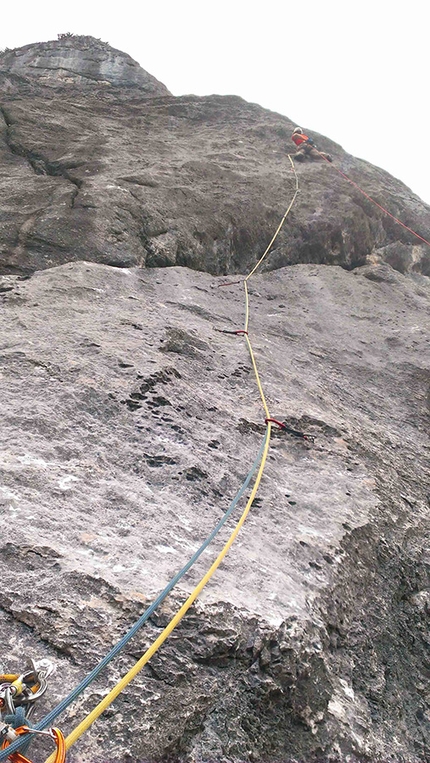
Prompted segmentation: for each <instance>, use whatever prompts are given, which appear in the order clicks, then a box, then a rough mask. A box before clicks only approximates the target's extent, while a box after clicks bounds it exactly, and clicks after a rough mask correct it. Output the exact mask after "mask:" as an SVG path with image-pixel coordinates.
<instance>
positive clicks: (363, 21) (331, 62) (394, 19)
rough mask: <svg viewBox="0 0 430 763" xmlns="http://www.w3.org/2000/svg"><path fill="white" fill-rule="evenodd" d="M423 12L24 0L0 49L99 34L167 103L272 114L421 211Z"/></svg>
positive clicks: (413, 8)
mask: <svg viewBox="0 0 430 763" xmlns="http://www.w3.org/2000/svg"><path fill="white" fill-rule="evenodd" d="M14 7H16V11H14ZM429 15H430V12H429V11H428V9H427V3H426V2H425V0H409V2H402V3H400V2H398V3H396V2H395V0H350V1H349V2H348V0H326V2H325V3H322V2H317V0H302V2H299V1H298V0H296V2H291V0H284V1H283V2H278V1H277V0H262V1H261V2H260V3H258V4H252V2H251V0H246V2H245V0H229V1H227V0H214V1H213V2H210V3H208V2H204V0H200V1H199V2H197V0H151V1H150V2H149V1H148V0H139V1H138V2H136V1H135V0H123V1H122V2H118V0H116V2H115V3H114V4H113V5H112V4H110V3H109V2H108V0H105V1H104V2H100V1H99V0H86V2H83V1H82V0H70V2H63V3H61V2H58V0H57V2H50V1H49V0H39V2H34V0H32V2H29V0H21V2H19V3H16V6H14V5H13V4H9V5H8V8H7V14H6V13H4V14H3V18H2V24H1V28H0V48H4V47H9V48H14V47H20V46H22V45H27V44H29V43H33V42H41V41H44V40H53V39H56V37H57V34H58V33H62V32H73V33H75V34H90V35H93V36H94V37H99V38H101V39H102V40H104V41H105V42H109V43H110V44H111V45H112V46H113V47H115V48H119V49H120V50H123V51H124V52H126V53H129V55H131V56H132V57H133V58H135V59H136V60H137V61H138V62H139V63H140V64H141V66H143V68H144V69H146V70H147V71H148V72H150V73H151V74H153V75H154V76H155V77H157V79H159V80H161V81H162V82H164V84H165V85H167V87H168V88H169V90H171V92H172V93H173V94H174V95H182V94H186V93H195V94H197V95H209V94H211V93H221V94H230V93H233V94H236V95H240V96H242V97H243V98H246V99H247V100H249V101H254V102H256V103H259V104H261V105H262V106H265V107H266V108H269V109H272V110H273V111H278V112H279V113H281V114H285V115H286V116H288V117H290V118H291V119H292V120H293V121H296V122H297V124H299V125H300V126H306V127H307V128H308V129H309V130H311V131H312V130H314V131H316V132H320V133H322V134H324V135H326V136H327V137H329V138H331V139H332V140H335V141H336V142H337V143H340V144H341V145H342V146H343V148H344V149H345V150H346V151H348V152H350V153H352V154H354V155H355V156H358V157H360V158H362V159H366V160H368V161H370V162H372V163H373V164H376V165H378V166H379V167H383V168H384V169H386V170H388V172H390V173H391V174H392V175H394V176H396V177H398V178H400V179H401V180H402V181H403V182H404V183H406V185H408V186H409V187H410V188H412V190H413V191H415V193H417V194H418V195H419V196H421V197H422V198H423V199H424V200H425V201H426V202H427V203H430V158H429V157H430V146H429V136H430V101H429V80H428V77H429V42H428V30H429V20H430V19H429Z"/></svg>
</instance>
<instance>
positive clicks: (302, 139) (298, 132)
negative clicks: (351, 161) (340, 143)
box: [291, 127, 333, 162]
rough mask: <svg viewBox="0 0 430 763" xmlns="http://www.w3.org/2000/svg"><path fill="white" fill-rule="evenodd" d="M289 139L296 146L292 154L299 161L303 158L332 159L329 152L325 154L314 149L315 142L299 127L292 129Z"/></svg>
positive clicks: (329, 160)
mask: <svg viewBox="0 0 430 763" xmlns="http://www.w3.org/2000/svg"><path fill="white" fill-rule="evenodd" d="M291 140H292V141H293V143H295V144H296V146H297V151H296V153H295V154H294V158H295V159H298V161H299V162H304V161H305V159H307V158H309V159H327V161H328V162H332V161H333V159H332V157H331V156H330V154H325V153H324V152H323V151H320V150H319V149H318V150H316V146H315V143H314V142H313V140H312V139H311V138H308V136H307V135H305V134H304V132H303V130H302V128H301V127H296V128H295V129H294V130H293V134H292V136H291Z"/></svg>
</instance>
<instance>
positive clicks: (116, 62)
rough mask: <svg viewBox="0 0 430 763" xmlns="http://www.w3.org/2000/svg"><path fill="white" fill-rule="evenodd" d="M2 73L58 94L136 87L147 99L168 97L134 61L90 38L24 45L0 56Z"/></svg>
mask: <svg viewBox="0 0 430 763" xmlns="http://www.w3.org/2000/svg"><path fill="white" fill-rule="evenodd" d="M1 69H2V72H3V73H6V72H7V73H8V74H13V75H15V76H16V75H18V76H19V77H20V78H22V79H24V80H28V81H30V82H31V85H32V86H34V85H40V86H43V87H48V88H52V89H55V90H58V89H59V88H62V87H63V86H68V85H78V86H79V89H80V90H84V89H85V87H86V86H87V87H89V88H94V86H97V85H105V86H110V85H115V86H116V87H121V86H122V87H125V88H129V87H136V86H137V87H138V88H139V90H140V91H142V93H145V94H146V95H148V96H157V95H170V93H169V91H168V89H167V87H165V86H164V85H163V84H162V83H161V82H159V81H158V80H156V79H155V77H152V75H151V74H148V72H146V71H145V70H144V69H142V67H141V66H139V64H138V63H137V61H133V59H132V58H131V57H130V56H127V55H126V54H125V53H122V52H121V51H120V50H115V49H114V48H111V47H110V45H107V43H104V42H102V41H101V40H96V39H95V38H94V37H85V36H82V37H80V36H77V35H71V34H64V35H59V39H58V40H57V41H53V42H41V43H39V44H38V45H26V46H25V47H24V48H18V49H16V50H12V51H5V52H4V53H3V54H2V56H1Z"/></svg>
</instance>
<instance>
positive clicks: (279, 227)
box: [245, 154, 299, 281]
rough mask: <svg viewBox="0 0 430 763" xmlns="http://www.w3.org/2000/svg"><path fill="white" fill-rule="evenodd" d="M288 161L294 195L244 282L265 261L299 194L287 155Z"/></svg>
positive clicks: (297, 181)
mask: <svg viewBox="0 0 430 763" xmlns="http://www.w3.org/2000/svg"><path fill="white" fill-rule="evenodd" d="M288 159H289V160H290V164H291V169H292V170H293V172H294V177H295V179H296V188H295V191H294V195H293V198H292V199H291V202H290V204H289V205H288V209H287V211H286V212H285V215H284V216H283V218H282V220H281V222H280V223H279V225H278V227H277V228H276V231H275V233H274V234H273V236H272V239H271V241H270V243H269V244H268V245H267V247H266V249H265V251H264V252H263V254H262V255H261V257H260V259H259V260H258V262H257V264H256V265H254V267H253V268H252V270H251V272H250V273H248V275H247V276H246V278H245V281H248V280H249V279H250V278H251V276H252V275H254V273H255V271H256V270H257V269H258V268H259V267H260V265H261V263H262V262H263V260H265V259H266V257H267V255H268V254H269V252H270V249H271V248H272V246H273V244H274V243H275V240H276V239H277V237H278V234H279V233H280V231H281V228H282V226H283V224H284V222H285V220H286V219H287V217H288V215H289V214H290V211H291V207H292V206H293V204H294V202H295V200H296V197H297V194H298V192H299V179H298V177H297V172H296V168H295V166H294V162H293V160H292V158H291V156H290V154H288Z"/></svg>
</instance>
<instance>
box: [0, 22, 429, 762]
mask: <svg viewBox="0 0 430 763" xmlns="http://www.w3.org/2000/svg"><path fill="white" fill-rule="evenodd" d="M0 110H1V114H0V188H1V194H2V203H1V211H0V226H1V227H0V274H1V276H0V302H1V313H2V320H1V328H2V333H1V338H0V341H1V350H0V380H1V385H2V394H1V398H0V399H1V402H0V406H1V407H0V412H1V430H2V431H1V450H2V454H1V460H0V470H1V483H0V505H1V514H0V516H1V541H0V570H1V597H0V635H1V641H2V666H1V667H2V669H3V670H5V671H12V672H13V671H16V672H21V671H22V670H23V668H24V663H25V656H31V657H34V658H36V659H39V658H42V657H45V658H49V659H51V660H53V661H54V663H55V664H56V667H57V670H56V673H55V674H54V675H53V676H51V678H50V679H49V689H48V692H47V693H46V695H45V696H44V697H43V699H41V700H40V701H39V702H38V703H37V707H36V712H35V715H34V717H33V719H32V720H33V721H37V720H39V719H40V718H41V717H43V715H44V714H45V712H46V711H47V710H48V709H51V708H52V707H53V706H54V705H55V703H57V702H58V701H59V700H60V698H62V697H64V696H65V694H66V693H67V692H68V691H70V689H71V688H72V687H73V686H74V685H75V684H76V683H77V682H78V681H79V680H80V679H81V678H82V677H83V676H84V675H85V674H86V673H87V672H88V671H89V670H90V669H91V668H93V667H94V665H95V664H96V663H97V662H98V661H99V660H100V659H101V657H102V656H104V655H105V654H106V652H107V651H108V650H109V649H110V647H111V646H112V645H113V644H114V643H116V641H117V640H118V638H119V637H120V636H121V635H122V634H123V633H124V632H125V631H126V630H127V629H128V628H129V627H130V626H131V624H132V623H134V622H135V620H136V619H137V618H138V617H139V615H140V614H141V613H142V612H143V610H144V608H145V607H146V605H147V604H148V603H149V602H150V601H152V599H153V597H154V596H155V595H157V594H158V593H159V592H160V590H161V589H162V588H163V587H164V586H165V585H166V583H167V582H168V580H169V579H170V578H171V577H172V576H173V575H174V574H175V573H176V572H177V571H178V569H180V567H181V566H182V565H183V564H184V563H185V562H186V561H187V559H188V558H189V557H190V556H191V554H192V553H193V552H194V551H195V549H196V548H197V546H198V545H199V544H200V543H201V542H202V541H203V540H204V538H205V537H206V536H207V534H208V533H209V532H210V530H211V529H212V527H213V526H214V524H215V523H216V522H217V521H218V519H219V518H220V516H221V515H222V513H223V512H224V511H225V510H226V508H227V507H228V505H229V502H230V501H231V499H232V498H233V496H234V494H235V492H236V491H237V489H238V488H239V487H240V485H241V483H242V481H243V480H244V478H245V476H246V474H247V472H248V470H249V468H250V466H251V464H252V462H253V461H254V459H255V456H256V454H257V451H258V448H259V446H260V442H261V439H262V436H263V433H264V430H265V427H264V412H263V411H262V407H261V403H260V401H259V397H258V392H257V389H256V385H255V380H254V377H253V373H252V369H251V365H250V360H249V357H248V353H247V350H246V345H245V343H244V342H243V339H242V338H241V337H237V336H233V335H229V334H223V333H220V332H219V331H216V329H228V330H234V329H238V328H242V326H243V320H244V306H243V290H242V287H241V286H240V284H238V285H235V284H233V285H231V286H228V287H225V288H222V289H220V288H218V286H219V284H220V283H221V282H222V281H223V279H222V278H219V276H222V275H225V274H230V273H233V274H234V273H245V272H247V270H249V268H250V267H251V266H252V265H253V264H254V263H255V262H256V261H257V259H258V257H259V256H260V255H261V254H262V251H263V250H264V248H265V246H266V245H267V243H268V241H269V240H270V238H271V236H272V234H273V232H274V230H275V228H276V226H277V224H278V222H279V220H280V218H281V217H282V214H283V212H284V211H285V208H286V207H287V205H288V203H289V201H290V199H291V196H292V193H293V190H294V177H293V175H292V172H291V167H290V163H289V161H288V159H287V156H286V154H287V153H288V151H289V150H290V143H289V135H290V131H291V128H292V126H293V123H292V122H291V121H290V120H289V119H288V118H286V117H283V116H280V115H278V114H274V113H272V112H269V111H267V110H265V109H263V108H261V107H260V106H257V105H255V104H250V103H247V102H245V101H243V100H242V99H241V98H238V97H235V96H215V95H213V96H208V97H196V96H181V97H174V96H172V95H171V94H170V93H169V92H168V90H167V89H166V87H165V86H164V85H162V84H161V83H160V82H158V81H157V80H156V79H155V78H154V77H152V76H151V75H149V74H148V73H147V72H145V71H144V70H143V69H141V68H140V66H139V65H138V64H137V63H136V62H135V61H133V60H132V59H131V58H130V57H129V56H127V55H125V54H124V53H121V52H119V51H117V50H114V49H112V48H111V47H109V45H107V44H105V43H102V42H101V41H99V40H96V39H94V38H89V37H75V36H71V35H61V36H60V39H59V40H58V41H56V42H49V43H40V44H35V45H29V46H26V47H25V48H20V49H17V50H13V51H6V52H4V53H2V54H1V55H0ZM316 137H317V140H318V144H319V146H320V147H321V149H322V150H327V151H329V152H330V153H331V154H332V155H333V158H334V166H337V167H339V168H340V169H341V170H342V171H344V172H346V173H347V174H348V175H349V176H350V177H351V178H352V179H353V180H354V181H355V182H357V183H359V185H360V186H361V187H363V188H364V190H365V191H366V192H367V193H369V194H370V195H371V196H372V197H374V198H375V199H376V200H377V201H378V203H380V204H382V205H383V206H385V207H387V208H388V209H389V210H390V211H391V212H392V213H393V214H395V215H396V216H397V217H399V218H401V219H402V220H403V222H404V223H405V224H406V225H408V226H410V227H411V228H413V229H414V230H416V231H417V232H418V233H420V235H421V236H423V237H425V238H430V214H429V213H430V209H429V207H428V206H426V205H425V204H424V203H423V202H422V201H421V200H420V199H419V198H418V197H417V196H415V195H414V194H413V193H412V192H411V191H410V190H409V189H408V188H406V187H405V186H404V185H403V184H402V183H400V182H399V181H397V180H395V179H394V178H392V177H391V176H390V175H388V174H387V173H386V172H384V171H383V170H381V169H378V168H376V167H373V166H372V165H370V164H368V163H366V162H364V161H361V160H358V159H355V158H354V157H352V156H350V155H348V154H346V153H345V152H344V151H343V150H342V149H341V147H340V146H338V145H336V144H334V143H333V142H332V141H330V140H328V139H327V138H324V137H323V136H316ZM297 173H298V176H299V183H300V193H299V196H298V199H297V202H296V204H295V205H294V207H293V209H292V212H291V214H290V216H289V218H288V220H287V223H286V225H285V227H284V229H283V231H282V233H281V235H280V236H279V239H278V240H277V242H276V244H275V246H274V249H273V251H272V253H271V255H270V258H269V259H268V261H267V264H266V265H265V267H264V269H263V271H264V272H263V273H261V274H259V275H257V276H255V277H253V279H251V281H250V283H249V290H250V305H251V308H250V309H251V318H250V331H251V333H252V340H253V346H254V350H255V354H256V357H257V362H258V365H259V370H260V373H261V377H262V381H263V385H264V389H265V392H266V395H267V399H268V403H269V408H270V411H271V414H272V415H273V416H274V417H276V418H278V419H282V420H285V421H286V423H287V424H288V425H289V427H291V428H292V429H298V430H301V431H304V432H306V433H308V434H310V435H312V436H313V437H314V442H311V440H302V439H299V438H296V437H294V436H291V435H289V434H286V433H281V432H279V431H275V432H274V433H273V435H272V441H271V448H270V455H269V460H268V467H267V470H266V471H265V474H264V478H263V481H262V484H261V489H260V490H259V492H258V496H257V498H256V500H255V501H254V504H253V506H252V509H251V513H250V515H249V518H248V520H247V522H246V523H245V526H244V527H243V529H242V531H241V533H240V535H239V538H238V540H237V542H236V543H235V545H234V546H233V548H232V550H231V552H230V553H229V555H228V556H227V558H226V560H225V561H224V562H223V564H222V566H221V567H220V569H219V570H218V572H217V573H216V575H215V576H214V578H213V579H212V580H211V582H210V584H209V585H208V586H207V588H206V589H205V590H204V592H203V593H202V595H201V596H200V598H199V600H198V601H197V603H196V604H195V605H194V606H193V607H192V609H191V610H190V613H189V614H188V615H187V616H186V618H185V619H184V620H183V621H182V623H181V624H180V625H179V627H178V628H177V629H176V630H175V631H174V633H173V634H172V636H171V637H170V638H169V640H168V641H167V642H166V644H165V645H164V646H163V647H162V648H161V649H160V651H159V652H158V653H157V654H156V655H155V656H154V658H153V659H152V660H151V661H150V663H149V664H148V665H147V666H146V667H145V668H144V670H143V671H142V673H141V674H140V675H139V677H138V678H137V679H136V680H135V681H134V682H133V683H132V684H131V685H130V686H129V687H128V688H127V690H126V691H125V692H124V693H123V694H122V695H121V696H120V697H119V698H118V700H117V701H116V702H115V703H114V704H113V705H112V707H111V708H110V709H109V710H108V711H107V712H105V714H104V715H103V716H102V717H101V718H100V719H99V720H98V721H97V722H96V724H95V725H94V726H93V727H92V730H91V731H89V732H88V733H86V734H85V735H84V736H83V737H82V738H81V739H80V740H79V741H78V742H77V743H76V745H75V746H74V747H73V748H72V749H71V751H70V753H69V760H70V762H71V763H84V762H85V763H99V762H101V761H109V763H128V762H130V761H152V762H153V763H155V762H158V761H186V762H187V763H192V762H196V763H213V762H214V761H217V762H218V761H219V762H220V763H230V762H231V763H238V762H239V761H252V762H253V763H258V762H259V761H265V763H274V762H275V761H276V762H277V763H280V761H284V762H285V761H292V760H294V761H300V763H315V761H317V760H318V761H324V762H326V763H328V762H331V763H335V762H336V761H339V762H340V763H347V762H348V763H351V762H352V761H355V760H360V761H388V760H390V761H393V762H396V763H400V762H402V763H406V762H407V763H418V762H420V763H422V762H423V761H429V760H430V752H429V739H430V737H429V725H430V724H429V721H430V705H429V696H430V695H429V688H428V686H429V685H428V678H429V675H430V661H429V649H428V647H429V635H428V634H429V631H428V619H429V618H428V616H429V611H430V581H429V557H428V530H429V527H428V513H429V503H430V485H429V482H428V456H429V442H428V436H427V432H428V424H429V402H430V394H429V380H430V370H429V366H428V329H429V297H430V280H429V277H428V276H429V275H430V250H429V248H428V247H426V246H425V245H424V244H421V243H420V242H419V241H418V240H417V239H414V238H413V237H412V236H411V235H410V234H409V233H408V232H407V231H405V230H404V229H402V228H401V227H399V226H398V225H396V224H395V223H394V222H393V220H391V219H390V218H389V217H387V216H384V215H383V213H382V212H381V210H380V209H378V208H377V207H376V206H374V205H372V204H371V203H370V202H369V201H368V200H367V199H365V198H364V197H363V196H361V195H360V194H359V193H358V191H356V190H355V189H354V188H353V187H352V186H350V185H349V184H348V183H347V182H346V181H344V180H343V179H342V178H341V177H339V176H338V174H337V173H336V172H335V171H334V169H333V167H332V166H328V165H327V164H326V163H320V162H315V163H305V164H302V165H300V166H298V167H297ZM112 266H115V267H112ZM145 266H146V267H145ZM165 266H170V267H165ZM287 266H288V267H287ZM199 271H200V272H199ZM224 280H225V279H224ZM230 280H231V279H230ZM233 281H234V279H233ZM232 526H233V521H231V522H230V524H229V525H228V527H227V528H226V529H224V531H223V532H222V534H221V535H222V537H221V538H220V539H218V540H217V541H216V542H215V543H214V546H213V548H212V549H211V550H210V551H207V552H205V554H204V556H203V557H202V559H201V560H200V561H199V562H198V563H197V565H196V567H195V569H194V568H193V570H192V571H191V572H190V573H189V574H188V575H187V576H186V578H184V580H183V581H181V583H180V584H179V586H178V587H177V589H176V591H175V593H174V594H173V595H171V596H170V597H169V598H168V599H167V600H166V602H165V603H164V604H163V605H162V606H161V607H160V609H159V610H158V612H157V613H156V614H155V615H153V616H152V617H151V619H150V621H149V622H148V624H147V626H146V627H144V628H143V629H142V630H141V632H140V633H139V634H138V635H137V636H136V637H135V638H134V639H133V640H132V641H131V642H130V644H129V645H128V646H127V647H126V649H125V650H124V651H123V652H122V654H121V656H120V657H119V658H117V659H116V660H115V661H114V662H113V663H112V664H111V665H110V666H109V668H108V669H107V670H106V671H105V672H104V673H103V674H102V675H101V676H100V677H99V678H98V679H97V680H96V681H95V682H94V683H93V684H92V686H91V688H89V689H88V690H86V692H85V693H84V694H83V696H82V697H81V698H80V700H79V702H78V703H77V704H75V705H74V706H73V708H72V709H70V710H69V711H67V712H66V713H65V714H64V715H63V716H61V718H59V719H58V725H60V727H61V728H62V729H63V730H64V732H66V733H68V732H69V731H70V730H71V729H72V728H74V726H75V725H76V724H77V723H78V722H79V721H80V720H81V719H82V718H83V717H84V715H85V714H86V713H87V712H88V711H89V710H90V709H91V708H92V707H93V706H94V705H95V704H96V703H97V702H98V701H99V700H100V698H101V697H102V696H103V695H104V694H105V693H106V691H107V690H108V689H109V688H111V687H112V686H113V685H114V684H115V683H116V681H117V680H118V678H119V677H120V676H122V675H123V674H124V673H125V672H126V671H127V670H128V669H129V668H130V667H131V666H132V664H134V661H135V660H136V658H138V657H139V656H140V655H141V654H142V652H143V650H144V649H145V648H146V647H147V646H149V644H150V643H152V641H153V640H154V638H155V637H157V636H158V635H159V633H160V632H161V629H162V628H163V627H164V625H166V624H167V622H168V621H169V619H170V617H171V615H172V614H173V613H174V612H175V611H176V608H177V607H178V606H179V605H180V604H181V603H182V602H183V601H184V599H185V597H186V595H187V594H188V593H189V592H190V591H191V590H193V588H194V586H195V585H196V583H197V582H198V580H199V579H200V577H201V576H202V574H203V573H204V572H205V571H206V569H207V568H208V567H209V565H210V563H211V561H212V560H213V559H214V557H215V555H216V553H217V552H218V551H219V549H220V548H221V546H222V544H223V542H225V540H226V538H227V537H228V534H229V532H228V531H229V529H231V527H232ZM38 744H41V743H40V742H39V743H38ZM44 749H45V748H44ZM46 749H48V748H46ZM35 755H36V757H37V755H38V756H39V759H44V758H43V750H42V749H39V750H37V748H36V747H35Z"/></svg>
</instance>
